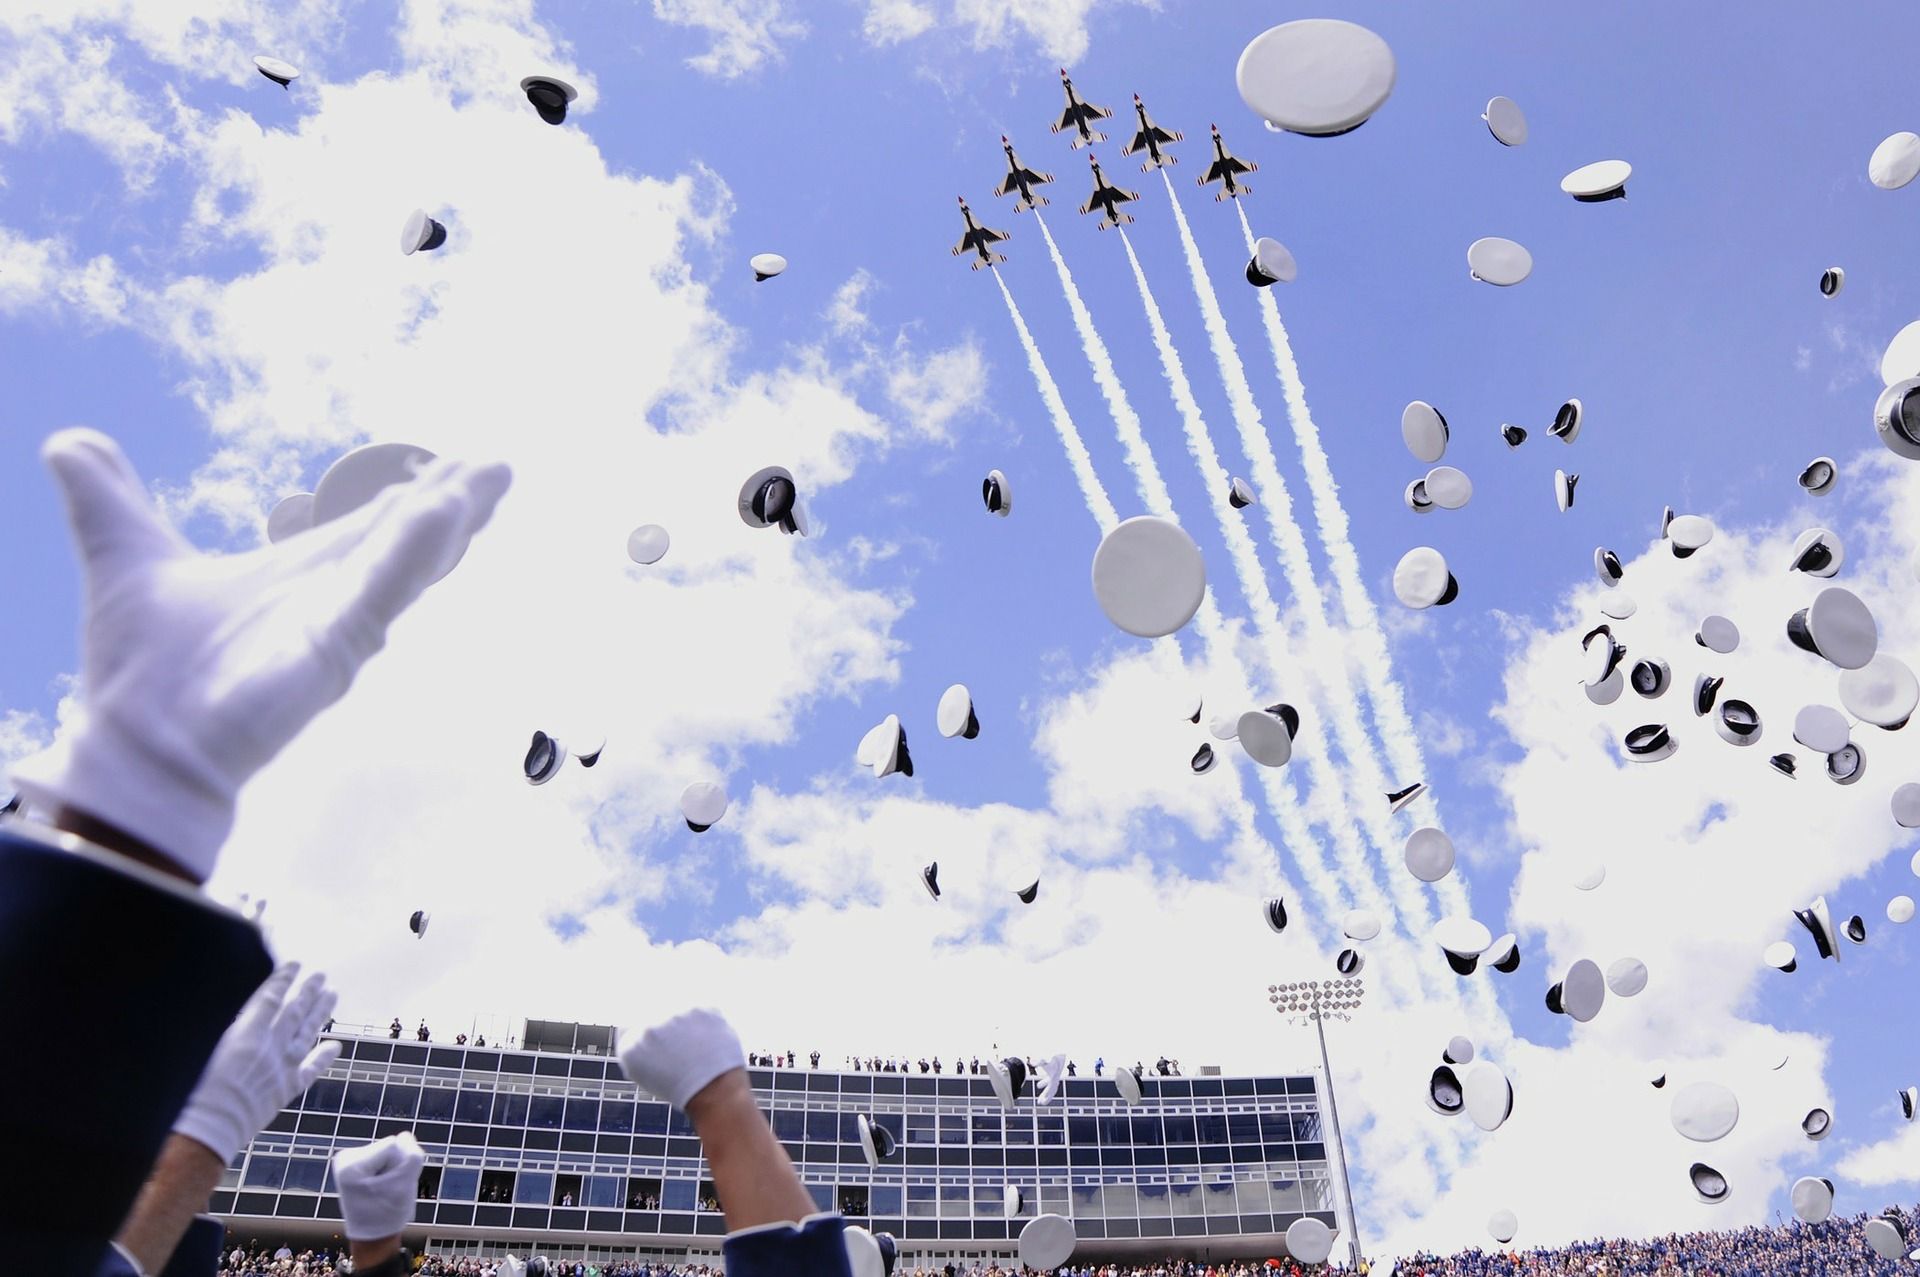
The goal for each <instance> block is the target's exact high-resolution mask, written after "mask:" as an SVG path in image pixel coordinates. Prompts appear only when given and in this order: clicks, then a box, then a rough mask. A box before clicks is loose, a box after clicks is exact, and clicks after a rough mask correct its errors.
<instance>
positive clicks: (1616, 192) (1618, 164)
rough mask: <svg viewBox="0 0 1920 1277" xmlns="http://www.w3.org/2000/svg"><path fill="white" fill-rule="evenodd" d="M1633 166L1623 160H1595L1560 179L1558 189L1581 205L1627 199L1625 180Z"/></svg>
mask: <svg viewBox="0 0 1920 1277" xmlns="http://www.w3.org/2000/svg"><path fill="white" fill-rule="evenodd" d="M1632 176H1633V165H1631V164H1629V163H1627V162H1626V161H1625V160H1596V161H1595V162H1593V163H1592V164H1583V165H1581V166H1580V167H1579V168H1577V169H1575V170H1573V172H1571V173H1569V174H1567V175H1566V176H1565V177H1563V178H1561V179H1560V189H1561V190H1563V191H1565V192H1566V193H1567V194H1569V195H1571V196H1573V198H1575V199H1577V200H1579V201H1580V202H1581V203H1583V204H1598V203H1600V202H1601V201H1602V200H1618V199H1625V198H1626V197H1627V179H1628V178H1629V177H1632Z"/></svg>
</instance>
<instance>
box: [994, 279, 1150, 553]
mask: <svg viewBox="0 0 1920 1277" xmlns="http://www.w3.org/2000/svg"><path fill="white" fill-rule="evenodd" d="M993 282H994V283H996V284H998V285H1000V295H1001V296H1002V297H1004V298H1006V299H1007V314H1009V315H1011V316H1012V317H1013V326H1014V329H1015V331H1017V332H1018V333H1019V334H1020V346H1021V349H1023V350H1025V351H1026V352H1027V367H1028V368H1030V369H1031V370H1032V371H1033V380H1034V383H1035V384H1036V385H1037V386H1038V387H1039V388H1040V402H1041V403H1043V404H1045V405H1046V408H1047V416H1048V417H1050V418H1052V420H1053V428H1054V429H1055V430H1056V431H1058V432H1059V434H1060V446H1061V447H1063V448H1065V449H1066V451H1067V464H1068V465H1069V466H1070V467H1072V469H1073V477H1074V478H1075V479H1076V480H1078V482H1079V484H1080V495H1081V496H1082V497H1083V498H1085V499H1086V503H1087V509H1088V510H1089V511H1091V512H1092V514H1093V521H1094V522H1095V523H1097V524H1099V525H1100V532H1101V535H1103V536H1104V535H1105V534H1106V533H1108V532H1111V531H1113V529H1114V528H1115V527H1116V526H1117V525H1118V524H1119V522H1120V514H1119V512H1118V511H1117V510H1115V509H1114V508H1113V498H1112V497H1110V496H1108V495H1107V489H1106V487H1105V485H1103V484H1102V483H1101V482H1100V476H1099V474H1098V473H1097V472H1096V471H1095V470H1094V468H1093V456H1092V454H1090V453H1089V452H1088V451H1087V443H1086V440H1084V439H1082V438H1081V437H1080V428H1079V427H1078V426H1076V425H1074V424H1073V417H1072V415H1071V414H1069V413H1068V412H1067V403H1066V400H1064V399H1062V398H1061V397H1060V385H1059V383H1058V382H1056V381H1054V379H1053V373H1052V372H1050V371H1049V370H1048V368H1047V361H1046V360H1045V359H1042V358H1041V357H1040V347H1039V345H1038V344H1036V343H1035V342H1034V340H1033V332H1032V331H1031V330H1030V329H1029V328H1028V327H1027V321H1026V318H1025V317H1024V316H1023V315H1021V313H1020V307H1019V306H1017V305H1016V304H1014V300H1013V293H1012V291H1011V290H1010V289H1008V287H1007V281H1006V280H1004V279H1001V278H1000V272H999V271H998V270H995V271H994V272H993Z"/></svg>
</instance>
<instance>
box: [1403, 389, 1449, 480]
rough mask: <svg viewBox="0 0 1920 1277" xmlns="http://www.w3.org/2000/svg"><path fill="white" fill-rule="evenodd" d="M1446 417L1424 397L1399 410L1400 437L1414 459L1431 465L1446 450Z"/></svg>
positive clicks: (1447, 434) (1444, 453) (1447, 432)
mask: <svg viewBox="0 0 1920 1277" xmlns="http://www.w3.org/2000/svg"><path fill="white" fill-rule="evenodd" d="M1449 434H1450V432H1449V431H1448V429H1447V419H1446V417H1444V416H1442V415H1441V413H1440V410H1439V409H1438V408H1435V407H1434V406H1433V405H1432V404H1430V403H1428V402H1427V401H1426V400H1424V399H1416V400H1414V401H1413V402H1412V403H1410V404H1408V405H1407V406H1406V407H1405V408H1403V409H1401V411H1400V438H1401V439H1403V440H1405V441H1406V445H1407V451H1408V452H1411V453H1412V454H1413V459H1414V460H1415V461H1420V462H1424V463H1426V464H1427V465H1432V464H1434V463H1435V462H1436V461H1438V460H1440V458H1441V457H1443V456H1445V455H1446V452H1447V439H1448V437H1449Z"/></svg>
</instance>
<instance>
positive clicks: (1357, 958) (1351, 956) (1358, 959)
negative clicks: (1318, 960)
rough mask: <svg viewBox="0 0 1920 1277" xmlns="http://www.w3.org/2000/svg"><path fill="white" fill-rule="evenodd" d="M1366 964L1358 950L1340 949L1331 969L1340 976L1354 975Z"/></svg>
mask: <svg viewBox="0 0 1920 1277" xmlns="http://www.w3.org/2000/svg"><path fill="white" fill-rule="evenodd" d="M1366 964H1367V960H1366V958H1365V956H1363V955H1362V954H1361V952H1360V951H1359V950H1358V949H1342V950H1341V951H1340V952H1339V953H1338V954H1336V955H1334V959H1333V969H1334V970H1335V971H1338V972H1339V973H1340V974H1341V975H1355V974H1357V973H1358V972H1359V970H1360V968H1361V967H1363V966H1365V965H1366Z"/></svg>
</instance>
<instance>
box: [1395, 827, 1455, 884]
mask: <svg viewBox="0 0 1920 1277" xmlns="http://www.w3.org/2000/svg"><path fill="white" fill-rule="evenodd" d="M1405 854H1406V860H1407V872H1409V873H1411V874H1412V875H1413V876H1414V877H1416V878H1418V879H1419V880H1420V881H1421V882H1439V881H1440V880H1441V879H1442V878H1444V877H1446V876H1447V875H1448V874H1450V873H1452V872H1453V861H1454V850H1453V839H1451V838H1449V837H1447V835H1446V834H1445V833H1443V832H1442V831H1440V830H1438V829H1435V828H1434V827H1433V826H1431V825H1428V826H1425V827H1423V828H1420V829H1416V830H1414V831H1413V832H1412V833H1410V834H1408V835H1407V843H1406V848H1405Z"/></svg>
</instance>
